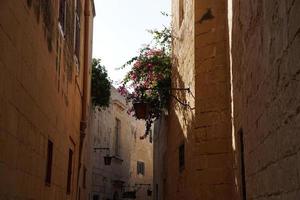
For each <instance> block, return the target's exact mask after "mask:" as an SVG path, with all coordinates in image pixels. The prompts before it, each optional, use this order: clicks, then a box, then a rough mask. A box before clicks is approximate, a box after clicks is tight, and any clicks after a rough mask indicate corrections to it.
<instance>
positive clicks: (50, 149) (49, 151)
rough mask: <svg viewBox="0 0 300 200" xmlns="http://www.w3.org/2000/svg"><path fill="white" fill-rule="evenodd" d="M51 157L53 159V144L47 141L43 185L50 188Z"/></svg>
mask: <svg viewBox="0 0 300 200" xmlns="http://www.w3.org/2000/svg"><path fill="white" fill-rule="evenodd" d="M52 157H53V143H52V142H51V141H50V140H48V149H47V167H46V177H45V183H46V185H48V186H50V184H51V175H52Z"/></svg>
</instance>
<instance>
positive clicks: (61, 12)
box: [58, 0, 66, 32]
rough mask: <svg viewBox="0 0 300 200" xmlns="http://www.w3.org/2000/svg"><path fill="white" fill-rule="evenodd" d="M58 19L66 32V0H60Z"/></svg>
mask: <svg viewBox="0 0 300 200" xmlns="http://www.w3.org/2000/svg"><path fill="white" fill-rule="evenodd" d="M58 21H59V24H60V27H61V30H62V31H63V32H65V28H66V0H59V16H58Z"/></svg>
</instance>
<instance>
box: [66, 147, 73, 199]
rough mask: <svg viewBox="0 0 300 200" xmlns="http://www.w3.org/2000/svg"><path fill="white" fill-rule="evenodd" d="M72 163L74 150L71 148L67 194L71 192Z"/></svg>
mask: <svg viewBox="0 0 300 200" xmlns="http://www.w3.org/2000/svg"><path fill="white" fill-rule="evenodd" d="M72 163H73V151H72V150H71V149H69V162H68V177H67V194H70V193H71V182H72Z"/></svg>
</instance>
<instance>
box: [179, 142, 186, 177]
mask: <svg viewBox="0 0 300 200" xmlns="http://www.w3.org/2000/svg"><path fill="white" fill-rule="evenodd" d="M184 157H185V155H184V144H181V145H180V146H179V171H180V172H182V171H183V170H184V165H185V158H184Z"/></svg>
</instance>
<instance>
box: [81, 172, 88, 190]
mask: <svg viewBox="0 0 300 200" xmlns="http://www.w3.org/2000/svg"><path fill="white" fill-rule="evenodd" d="M86 172H87V169H86V167H84V168H83V178H82V187H83V188H84V189H85V188H86Z"/></svg>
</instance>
